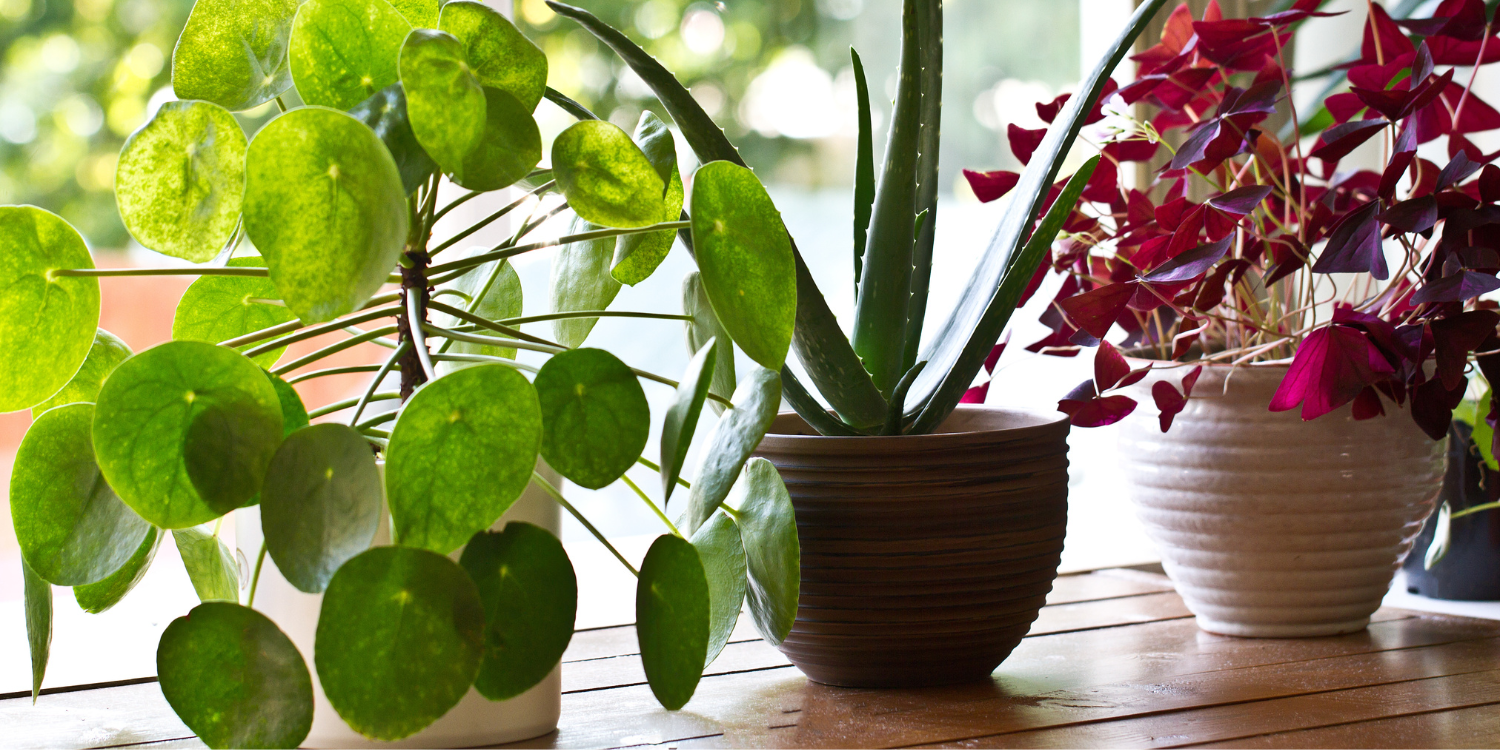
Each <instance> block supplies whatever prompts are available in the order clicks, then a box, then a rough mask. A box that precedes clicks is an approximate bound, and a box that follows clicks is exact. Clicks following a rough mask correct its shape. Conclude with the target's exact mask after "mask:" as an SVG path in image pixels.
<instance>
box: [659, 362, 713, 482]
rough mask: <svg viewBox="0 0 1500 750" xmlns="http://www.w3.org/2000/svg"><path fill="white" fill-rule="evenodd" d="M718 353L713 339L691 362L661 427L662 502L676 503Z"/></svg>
mask: <svg viewBox="0 0 1500 750" xmlns="http://www.w3.org/2000/svg"><path fill="white" fill-rule="evenodd" d="M717 358H718V350H717V349H715V348H714V340H713V339H709V340H708V342H707V343H705V344H704V345H703V346H702V347H700V348H699V349H698V353H697V354H694V355H693V358H692V359H691V360H689V361H688V366H687V370H686V371H684V372H683V373H682V380H681V381H680V382H679V383H678V385H677V398H676V399H675V400H674V401H673V402H672V406H671V407H669V408H668V409H667V416H666V417H664V418H663V419H662V424H661V492H662V502H663V503H665V502H667V501H668V500H671V499H672V490H673V489H675V488H676V487H677V478H678V477H679V476H682V464H683V463H684V462H685V461H687V454H688V448H689V447H690V446H691V445H692V443H693V432H694V431H696V430H697V429H698V417H699V415H701V414H702V413H703V402H704V401H705V400H707V398H708V387H709V384H710V383H711V382H712V380H713V374H714V364H715V362H714V361H715V360H716V359H717Z"/></svg>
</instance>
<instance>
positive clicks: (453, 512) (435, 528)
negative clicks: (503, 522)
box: [385, 365, 542, 554]
mask: <svg viewBox="0 0 1500 750" xmlns="http://www.w3.org/2000/svg"><path fill="white" fill-rule="evenodd" d="M541 440H542V410H541V406H540V404H539V403H538V401H537V394H536V389H534V388H532V387H531V383H529V382H527V380H526V378H525V377H524V376H522V375H521V374H520V373H519V372H516V371H515V370H513V369H511V368H509V367H506V366H505V365H480V366H478V367H470V368H467V369H463V370H459V371H457V372H454V373H451V374H449V375H445V376H443V377H441V378H438V379H437V380H434V381H432V382H430V383H428V384H427V385H426V386H425V387H423V388H422V389H421V390H419V391H417V393H416V395H414V396H412V397H411V400H409V401H407V402H406V406H405V407H404V408H403V409H402V410H401V416H400V417H399V418H397V420H396V427H395V429H393V430H392V431H391V441H390V446H389V447H388V449H387V451H386V470H385V486H386V492H387V497H388V502H389V503H390V509H391V516H392V519H393V525H394V531H395V539H396V543H397V544H402V545H405V546H408V547H420V548H423V549H430V550H433V551H435V552H439V553H442V554H448V553H449V552H452V551H453V550H455V549H458V547H459V546H460V545H462V544H463V543H464V542H467V541H468V540H469V537H471V536H473V535H474V532H476V531H479V530H481V529H487V528H489V527H490V525H491V524H493V523H494V522H495V521H496V520H497V519H499V518H500V516H501V515H503V514H504V513H505V511H507V510H509V509H510V506H511V504H513V503H514V502H515V501H516V498H518V497H520V496H521V491H522V490H524V489H526V485H527V484H528V483H529V482H530V481H531V473H532V470H533V469H534V468H535V466H536V459H537V451H538V448H539V446H540V445H541Z"/></svg>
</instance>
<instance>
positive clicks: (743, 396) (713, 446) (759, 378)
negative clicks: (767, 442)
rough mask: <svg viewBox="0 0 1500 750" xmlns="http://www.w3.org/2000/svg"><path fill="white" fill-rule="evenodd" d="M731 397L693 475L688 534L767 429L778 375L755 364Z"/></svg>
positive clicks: (776, 402)
mask: <svg viewBox="0 0 1500 750" xmlns="http://www.w3.org/2000/svg"><path fill="white" fill-rule="evenodd" d="M731 400H732V401H733V402H734V408H733V409H730V410H728V411H726V412H724V415H723V416H722V417H720V418H719V423H718V424H717V425H714V434H713V436H712V437H710V438H709V442H708V446H707V447H706V448H705V449H704V450H703V454H702V458H701V459H700V460H699V463H698V473H697V475H696V476H694V477H693V489H692V490H691V494H690V495H689V496H688V509H687V518H686V522H687V530H688V533H689V534H691V533H693V532H694V531H697V530H698V527H699V526H702V525H703V523H704V522H705V521H707V520H708V519H709V517H710V516H712V515H713V513H714V511H716V510H718V509H719V506H720V505H721V504H723V502H724V498H725V497H728V495H729V490H730V488H732V487H733V486H734V483H735V480H737V479H739V476H740V467H742V466H744V465H745V460H746V459H748V458H749V457H750V452H751V451H754V450H755V446H757V445H759V444H760V439H761V438H763V437H765V435H766V430H767V429H770V427H771V420H773V419H775V418H776V410H777V409H778V408H779V407H780V406H781V376H780V375H778V374H777V373H776V371H775V370H768V369H766V368H764V367H757V368H755V369H754V370H752V371H751V372H750V374H748V375H746V376H745V379H744V380H743V381H741V382H740V387H739V388H736V389H735V391H734V398H733V399H731Z"/></svg>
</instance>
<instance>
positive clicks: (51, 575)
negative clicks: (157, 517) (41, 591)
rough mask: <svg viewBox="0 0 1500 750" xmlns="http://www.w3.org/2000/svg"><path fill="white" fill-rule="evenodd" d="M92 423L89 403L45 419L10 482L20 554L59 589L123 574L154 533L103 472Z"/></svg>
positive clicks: (24, 444) (35, 427)
mask: <svg viewBox="0 0 1500 750" xmlns="http://www.w3.org/2000/svg"><path fill="white" fill-rule="evenodd" d="M93 421H94V405H93V404H88V403H79V404H68V405H67V406H59V407H57V408H56V409H51V410H49V411H48V412H47V413H45V414H43V415H42V416H41V418H40V419H38V420H37V421H36V422H35V423H33V424H32V425H31V429H29V430H27V431H26V437H25V438H24V439H23V440H22V441H21V447H20V449H19V450H18V451H17V452H16V461H15V466H14V468H13V470H12V473H11V477H10V512H11V516H12V519H13V520H14V522H15V526H16V540H17V541H18V542H20V545H21V555H22V557H24V558H25V559H26V562H27V564H29V565H30V566H31V569H32V570H34V571H36V574H37V575H39V576H41V577H42V578H43V579H45V580H47V581H50V582H52V583H55V584H57V585H59V586H80V585H83V584H89V583H94V582H95V581H100V580H103V579H104V578H105V577H107V576H109V575H110V574H111V573H114V572H115V571H117V570H119V569H120V567H121V566H123V565H124V564H125V562H126V561H127V560H129V559H130V556H131V555H132V554H134V553H135V550H136V548H137V547H139V546H140V544H141V540H142V539H144V538H145V536H146V532H147V530H148V529H149V528H150V524H148V523H146V522H145V521H144V520H142V519H141V517H140V516H138V515H136V514H135V513H134V512H133V511H131V510H130V508H129V507H127V506H126V505H125V503H122V502H120V498H119V497H118V496H117V495H115V492H114V490H111V489H110V488H109V484H108V483H106V482H105V481H104V476H103V475H102V474H100V473H99V465H98V464H96V463H94V449H93V445H92V438H91V437H90V432H91V429H92V427H93Z"/></svg>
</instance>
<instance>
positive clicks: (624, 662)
mask: <svg viewBox="0 0 1500 750" xmlns="http://www.w3.org/2000/svg"><path fill="white" fill-rule="evenodd" d="M7 668H10V665H8V666H7ZM709 672H710V674H709V675H708V676H705V677H704V679H703V682H702V683H701V684H700V685H699V686H698V692H697V695H696V696H694V698H693V700H692V701H691V702H689V703H688V704H687V706H686V707H685V708H684V709H683V710H681V711H677V712H669V711H665V710H662V708H661V707H660V706H658V705H657V704H656V701H655V700H654V699H653V698H652V696H651V692H650V690H649V688H648V687H647V686H646V685H645V677H644V674H643V672H642V670H641V664H640V658H639V656H638V655H637V653H636V639H635V632H634V629H633V628H632V627H631V626H623V627H612V628H600V629H594V630H583V631H579V632H578V633H577V635H575V636H574V638H573V643H572V645H571V646H570V647H569V648H568V651H567V654H566V655H565V656H564V664H563V691H564V694H563V702H562V722H561V726H560V728H559V729H558V731H557V732H556V733H554V734H552V735H548V736H546V737H543V738H540V739H538V740H533V741H531V742H528V743H520V744H519V745H517V746H518V747H598V748H616V747H641V746H655V745H660V746H669V747H683V748H687V747H721V746H729V747H751V746H756V747H907V746H924V747H925V746H946V747H955V746H956V747H1177V746H1187V745H1194V746H1199V745H1207V746H1224V747H1495V746H1500V622H1496V621H1490V620H1476V619H1469V618H1462V617H1451V616H1446V615H1436V614H1428V613H1419V612H1410V611H1405V610H1395V609H1383V610H1381V611H1379V612H1377V613H1376V614H1375V617H1374V618H1373V621H1372V623H1371V625H1370V627H1369V629H1368V630H1366V631H1365V632H1362V633H1357V634H1353V635H1347V636H1340V637H1336V638H1310V639H1300V640H1256V639H1238V638H1226V637H1222V636H1215V635H1210V634H1208V633H1204V632H1202V631H1200V630H1198V628H1197V627H1196V626H1195V625H1194V623H1193V619H1192V616H1191V615H1190V614H1189V613H1188V611H1187V609H1186V608H1185V607H1184V606H1183V603H1182V600H1181V599H1180V598H1179V597H1178V596H1177V595H1176V594H1175V593H1174V592H1173V591H1172V586H1171V583H1170V582H1169V581H1168V580H1167V579H1166V578H1165V577H1164V576H1161V575H1159V574H1156V573H1152V572H1148V571H1138V570H1104V571H1095V572H1092V573H1082V574H1077V575H1067V576H1062V577H1060V578H1059V579H1058V580H1057V584H1056V586H1055V587H1054V589H1053V592H1052V595H1051V596H1050V597H1049V598H1048V605H1047V607H1046V608H1045V609H1043V610H1042V614H1041V617H1040V618H1039V619H1038V621H1037V622H1036V624H1035V625H1034V626H1033V627H1032V629H1031V634H1030V635H1029V636H1027V638H1026V640H1025V641H1024V642H1023V643H1022V644H1021V646H1020V647H1019V648H1017V649H1016V651H1015V653H1014V654H1012V655H1011V657H1010V658H1009V659H1007V660H1006V662H1005V663H1004V664H1002V665H1000V668H999V669H998V670H996V672H995V675H994V678H993V680H992V681H991V682H988V683H981V684H974V685H966V686H962V687H950V688H928V689H922V690H850V689H844V688H834V687H827V686H823V685H819V684H816V683H811V682H809V681H808V680H807V679H806V678H804V677H803V676H802V675H801V674H800V673H799V672H797V670H796V669H795V668H793V667H792V666H791V665H790V664H788V663H787V661H786V660H785V659H784V658H783V657H782V656H781V654H780V653H779V652H777V651H776V650H775V649H774V648H772V647H770V646H768V645H767V644H765V643H764V642H762V641H760V640H759V639H758V638H757V637H756V635H755V631H754V629H753V628H751V627H749V625H748V623H747V621H745V620H742V621H741V627H740V629H739V630H737V631H736V633H735V636H734V637H733V638H732V639H731V642H730V645H729V646H728V647H727V648H725V649H724V652H723V654H722V655H721V656H720V657H719V658H718V660H717V661H715V662H714V664H713V665H712V667H711V668H710V670H709ZM30 704H31V701H30V698H29V696H26V697H7V698H6V699H4V700H0V727H3V731H0V747H27V748H31V747H36V748H43V747H48V748H50V747H57V748H96V747H125V746H132V745H148V744H149V746H150V747H153V748H175V747H200V746H201V745H199V743H198V742H197V741H196V740H194V739H193V738H192V737H191V732H189V731H188V730H187V728H186V727H184V726H183V725H182V723H181V722H180V721H178V720H177V718H176V717H175V716H174V715H173V714H172V711H171V709H170V708H169V707H168V706H167V704H166V701H165V700H164V699H163V698H162V695H161V691H160V689H159V688H158V687H157V685H156V683H155V682H151V681H147V682H137V683H134V684H127V685H113V686H91V687H86V688H67V689H62V690H54V691H48V692H46V693H44V695H43V696H42V698H41V700H40V701H39V702H38V704H37V705H36V706H34V707H33V706H32V705H30Z"/></svg>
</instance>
